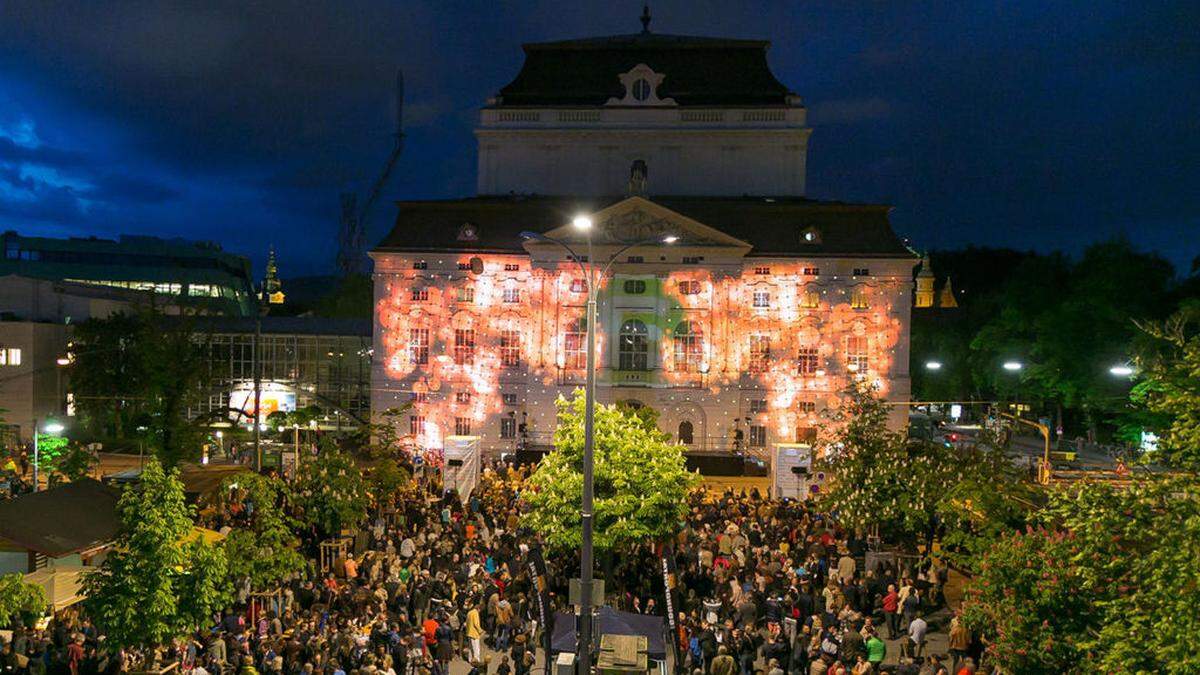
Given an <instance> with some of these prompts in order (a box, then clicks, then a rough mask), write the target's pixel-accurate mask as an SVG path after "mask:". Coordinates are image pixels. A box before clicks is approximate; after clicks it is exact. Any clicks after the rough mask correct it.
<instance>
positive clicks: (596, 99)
mask: <svg viewBox="0 0 1200 675" xmlns="http://www.w3.org/2000/svg"><path fill="white" fill-rule="evenodd" d="M769 45H770V43H769V42H766V41H763V40H730V39H725V38H711V37H696V36H691V35H661V34H658V33H649V32H645V33H633V34H631V35H612V36H608V37H598V38H585V39H581V40H562V41H558V42H535V43H529V44H526V45H523V48H524V50H525V64H524V65H523V66H522V67H521V72H520V73H518V74H517V77H516V79H514V80H513V81H512V82H510V83H509V84H508V85H507V86H505V87H504V88H503V89H501V90H500V95H499V97H498V99H497V101H496V106H497V107H521V106H547V105H558V106H562V105H566V106H574V105H579V106H597V105H604V104H605V103H606V102H607V101H608V99H609V98H610V97H611V98H618V99H619V98H622V97H624V87H623V86H622V84H621V81H620V80H619V79H618V75H620V74H622V73H626V72H629V71H630V70H632V69H633V68H634V67H635V66H637V65H639V64H643V63H644V64H646V65H647V66H649V67H650V68H651V69H652V70H654V72H656V73H662V74H663V75H665V77H664V79H663V81H662V84H661V85H660V86H659V88H658V95H659V97H660V98H672V99H675V102H676V103H677V104H679V105H680V106H695V105H699V106H740V105H751V106H764V105H779V106H784V105H787V104H788V101H787V98H788V96H790V95H791V94H792V92H790V91H789V90H788V88H787V87H786V86H784V85H783V84H782V83H781V82H780V81H779V80H778V79H776V78H775V76H774V75H773V74H772V73H771V69H770V67H769V66H768V65H767V47H768V46H769Z"/></svg>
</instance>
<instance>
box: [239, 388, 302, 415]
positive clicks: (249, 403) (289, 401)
mask: <svg viewBox="0 0 1200 675" xmlns="http://www.w3.org/2000/svg"><path fill="white" fill-rule="evenodd" d="M258 401H259V407H260V408H262V411H261V415H260V416H259V418H258V421H259V422H260V423H261V422H265V421H266V420H267V418H268V417H270V415H271V413H273V412H276V411H282V412H292V411H294V410H295V409H296V390H295V389H292V388H291V387H289V386H288V385H286V384H283V383H281V382H270V381H267V382H263V383H262V384H261V385H260V386H259V394H258ZM229 407H230V408H233V409H234V410H240V411H242V412H243V413H244V414H245V417H241V418H240V419H239V421H240V422H243V423H245V422H247V421H248V420H252V419H254V383H253V382H239V383H237V384H235V385H234V386H233V391H231V392H229Z"/></svg>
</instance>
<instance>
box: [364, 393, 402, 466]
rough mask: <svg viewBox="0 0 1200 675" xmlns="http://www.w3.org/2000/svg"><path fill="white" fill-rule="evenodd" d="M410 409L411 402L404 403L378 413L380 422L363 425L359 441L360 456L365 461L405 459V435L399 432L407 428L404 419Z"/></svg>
mask: <svg viewBox="0 0 1200 675" xmlns="http://www.w3.org/2000/svg"><path fill="white" fill-rule="evenodd" d="M412 407H413V404H412V402H411V401H406V402H404V403H402V404H400V405H399V406H396V407H393V408H388V409H386V410H384V411H383V412H381V413H379V420H380V421H378V422H371V423H369V424H365V425H363V428H362V436H360V439H359V440H360V444H359V447H360V448H361V454H362V456H363V457H365V458H367V459H382V458H390V459H393V460H395V459H401V458H406V454H405V452H404V439H405V438H406V437H407V434H402V433H400V430H401V429H402V428H407V426H406V421H405V419H404V418H405V417H406V416H407V415H408V414H409V412H411V411H412Z"/></svg>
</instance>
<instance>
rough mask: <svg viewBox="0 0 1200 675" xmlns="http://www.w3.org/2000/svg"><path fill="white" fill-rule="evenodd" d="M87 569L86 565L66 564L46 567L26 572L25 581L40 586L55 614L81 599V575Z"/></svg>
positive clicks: (82, 596)
mask: <svg viewBox="0 0 1200 675" xmlns="http://www.w3.org/2000/svg"><path fill="white" fill-rule="evenodd" d="M92 569H95V568H92ZM87 570H88V568H86V567H76V566H66V565H64V566H62V567H46V568H43V569H40V570H38V571H36V572H30V573H29V574H26V575H25V583H28V584H33V585H35V586H41V587H42V592H43V593H45V595H46V604H47V605H49V606H50V609H51V610H52V611H53V612H54V613H55V614H57V613H59V612H61V611H62V610H64V609H66V608H68V607H70V606H71V605H74V604H75V603H77V602H82V601H83V598H84V594H83V575H84V573H86V572H87Z"/></svg>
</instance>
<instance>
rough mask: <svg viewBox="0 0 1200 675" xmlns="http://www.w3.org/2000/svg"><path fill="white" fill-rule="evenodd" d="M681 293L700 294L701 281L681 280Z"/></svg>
mask: <svg viewBox="0 0 1200 675" xmlns="http://www.w3.org/2000/svg"><path fill="white" fill-rule="evenodd" d="M679 294H680V295H700V282H699V281H681V282H679Z"/></svg>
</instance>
